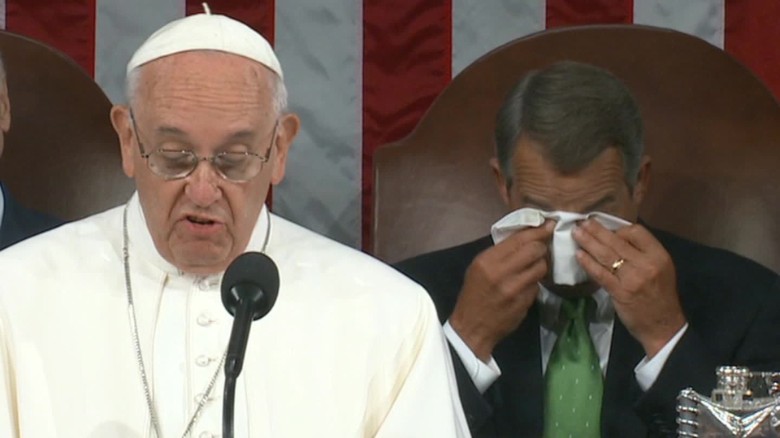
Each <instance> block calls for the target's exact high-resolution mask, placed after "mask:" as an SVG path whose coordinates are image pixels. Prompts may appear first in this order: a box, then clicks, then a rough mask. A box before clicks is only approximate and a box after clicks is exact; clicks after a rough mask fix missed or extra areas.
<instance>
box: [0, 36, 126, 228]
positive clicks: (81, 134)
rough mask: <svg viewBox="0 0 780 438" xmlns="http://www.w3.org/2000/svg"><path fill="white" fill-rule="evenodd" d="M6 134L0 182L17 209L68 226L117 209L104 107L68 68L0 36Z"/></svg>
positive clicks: (114, 162) (43, 49) (118, 171)
mask: <svg viewBox="0 0 780 438" xmlns="http://www.w3.org/2000/svg"><path fill="white" fill-rule="evenodd" d="M0 53H2V57H3V62H4V65H5V69H6V75H7V81H8V93H9V98H10V102H11V130H10V132H8V134H7V135H6V137H5V148H4V152H3V156H2V158H0V177H1V178H2V181H3V183H4V184H5V185H6V186H7V187H8V188H9V190H10V192H11V193H13V196H14V197H15V198H16V199H17V200H18V201H19V202H20V203H22V204H23V205H25V206H27V207H30V208H34V209H36V210H39V211H43V212H46V213H49V214H52V215H54V216H57V217H60V218H62V219H67V220H73V219H78V218H82V217H84V216H87V215H89V214H92V213H95V212H98V211H101V210H105V209H107V208H109V207H112V206H115V205H118V204H121V203H122V202H124V201H125V200H127V199H128V197H129V195H130V193H132V190H133V183H132V180H130V179H128V178H127V177H126V176H125V175H124V174H123V173H122V167H121V161H120V151H119V141H118V139H117V136H116V134H115V133H114V130H113V128H112V127H111V122H110V119H109V110H110V109H111V103H110V102H109V100H108V98H107V97H106V96H105V94H104V93H103V91H102V90H101V89H100V87H99V86H98V85H97V84H96V83H95V82H94V81H93V80H92V78H90V77H89V76H88V75H87V74H86V73H85V72H84V71H83V70H82V69H81V67H79V66H78V65H76V63H75V62H73V61H72V60H71V59H70V58H68V57H67V56H66V55H64V54H62V53H60V52H59V51H57V50H55V49H53V48H51V47H49V46H46V45H44V44H42V43H40V42H37V41H34V40H31V39H29V38H26V37H23V36H20V35H15V34H12V33H9V32H3V31H0Z"/></svg>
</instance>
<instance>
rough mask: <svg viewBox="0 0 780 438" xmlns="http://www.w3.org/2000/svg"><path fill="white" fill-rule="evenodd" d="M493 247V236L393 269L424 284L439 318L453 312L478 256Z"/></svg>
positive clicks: (399, 264)
mask: <svg viewBox="0 0 780 438" xmlns="http://www.w3.org/2000/svg"><path fill="white" fill-rule="evenodd" d="M492 245H493V240H492V239H491V238H490V236H486V237H483V238H480V239H477V240H475V241H472V242H468V243H464V244H462V245H458V246H454V247H451V248H446V249H442V250H438V251H434V252H429V253H425V254H421V255H418V256H416V257H412V258H409V259H406V260H403V261H401V262H398V263H396V264H394V265H393V266H394V267H395V268H396V269H398V270H399V271H401V272H402V273H403V274H405V275H406V276H407V277H409V278H411V279H412V280H414V281H416V282H417V283H419V284H421V285H422V286H423V287H424V288H425V290H427V291H428V294H429V295H430V296H431V298H432V299H433V302H434V304H435V305H436V311H437V312H438V314H439V319H440V320H442V321H444V320H445V319H446V318H447V317H448V316H449V315H450V313H451V312H452V309H453V308H454V306H455V300H456V299H457V297H458V293H459V292H460V288H461V286H463V277H464V275H465V273H466V269H468V267H469V265H470V264H471V262H472V260H474V257H476V256H477V255H478V254H479V253H481V252H482V251H484V250H485V249H487V248H489V247H491V246H492Z"/></svg>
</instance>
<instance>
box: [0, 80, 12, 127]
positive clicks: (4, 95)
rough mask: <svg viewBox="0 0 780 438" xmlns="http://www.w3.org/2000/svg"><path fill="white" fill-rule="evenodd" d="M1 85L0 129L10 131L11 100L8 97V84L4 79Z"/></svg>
mask: <svg viewBox="0 0 780 438" xmlns="http://www.w3.org/2000/svg"><path fill="white" fill-rule="evenodd" d="M2 82H3V84H2V86H0V129H2V131H3V132H8V130H9V129H11V100H10V99H9V98H8V84H7V83H6V81H2Z"/></svg>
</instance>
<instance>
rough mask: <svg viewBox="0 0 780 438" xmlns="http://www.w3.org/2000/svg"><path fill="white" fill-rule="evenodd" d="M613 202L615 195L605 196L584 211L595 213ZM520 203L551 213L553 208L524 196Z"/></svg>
mask: <svg viewBox="0 0 780 438" xmlns="http://www.w3.org/2000/svg"><path fill="white" fill-rule="evenodd" d="M614 201H615V195H614V194H611V193H610V194H609V195H606V196H604V197H603V198H601V199H599V200H598V201H596V202H594V203H592V204H590V205H588V206H587V207H585V209H584V211H585V212H590V211H596V210H598V209H599V208H600V207H603V206H605V205H608V204H610V203H612V202H614ZM521 202H522V204H523V205H531V206H535V207H538V208H540V209H542V210H545V211H553V210H554V208H553V207H552V206H551V205H550V204H548V203H546V202H544V201H542V200H541V199H535V198H533V197H531V196H528V195H524V196H523V199H521Z"/></svg>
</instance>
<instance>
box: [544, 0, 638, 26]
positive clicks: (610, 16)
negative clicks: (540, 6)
mask: <svg viewBox="0 0 780 438" xmlns="http://www.w3.org/2000/svg"><path fill="white" fill-rule="evenodd" d="M546 14H547V15H546V16H547V29H551V28H553V27H561V26H575V25H579V24H605V23H629V24H630V23H633V22H634V2H633V0H547V12H546Z"/></svg>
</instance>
